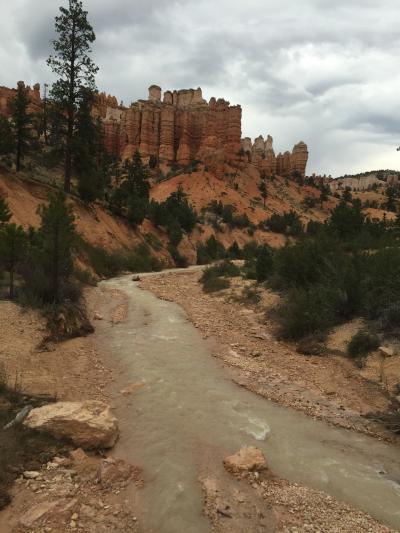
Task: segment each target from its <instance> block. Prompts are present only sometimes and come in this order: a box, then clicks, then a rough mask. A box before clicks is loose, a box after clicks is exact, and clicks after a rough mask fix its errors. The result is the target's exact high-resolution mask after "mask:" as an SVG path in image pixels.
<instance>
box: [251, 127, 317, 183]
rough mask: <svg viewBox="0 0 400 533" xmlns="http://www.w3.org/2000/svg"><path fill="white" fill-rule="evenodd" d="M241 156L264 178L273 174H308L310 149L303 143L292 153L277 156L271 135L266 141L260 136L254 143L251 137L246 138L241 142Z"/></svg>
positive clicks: (297, 145)
mask: <svg viewBox="0 0 400 533" xmlns="http://www.w3.org/2000/svg"><path fill="white" fill-rule="evenodd" d="M241 154H242V157H245V158H247V160H248V162H249V163H251V164H253V165H254V166H256V167H257V168H258V170H259V171H260V173H261V174H262V175H264V176H272V175H273V174H278V175H280V176H288V175H290V174H291V173H292V172H299V173H300V174H301V175H302V176H305V174H306V168H307V162H308V148H307V145H306V144H305V143H304V142H302V141H301V142H299V143H298V144H296V145H295V146H294V147H293V150H292V152H285V153H283V154H281V153H280V154H278V155H277V156H276V155H275V152H274V149H273V139H272V137H271V136H270V135H268V137H267V139H266V140H264V137H263V136H262V135H260V136H259V137H257V138H256V139H255V140H254V143H253V142H252V141H251V139H250V137H245V138H244V139H242V142H241Z"/></svg>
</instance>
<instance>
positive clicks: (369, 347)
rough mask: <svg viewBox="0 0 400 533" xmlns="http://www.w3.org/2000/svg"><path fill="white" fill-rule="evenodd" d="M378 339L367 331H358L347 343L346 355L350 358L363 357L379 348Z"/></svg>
mask: <svg viewBox="0 0 400 533" xmlns="http://www.w3.org/2000/svg"><path fill="white" fill-rule="evenodd" d="M379 344H380V342H379V338H378V337H377V336H376V335H375V334H372V333H369V332H368V331H358V332H357V333H356V334H355V335H353V337H352V338H351V341H350V342H349V345H348V347H347V353H348V354H349V356H350V357H359V356H365V355H367V354H368V353H369V352H372V351H374V350H377V349H378V348H379Z"/></svg>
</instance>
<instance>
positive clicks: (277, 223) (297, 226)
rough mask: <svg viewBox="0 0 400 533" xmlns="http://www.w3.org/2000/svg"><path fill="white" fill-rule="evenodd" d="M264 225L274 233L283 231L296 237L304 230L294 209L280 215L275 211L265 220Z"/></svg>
mask: <svg viewBox="0 0 400 533" xmlns="http://www.w3.org/2000/svg"><path fill="white" fill-rule="evenodd" d="M264 225H265V226H266V228H267V229H269V230H270V231H273V232H274V233H283V234H286V235H291V236H293V237H298V236H299V235H301V234H302V233H303V231H304V228H303V224H302V223H301V220H300V217H299V215H298V214H297V213H296V212H295V211H289V212H288V213H283V214H282V215H280V214H277V213H275V214H273V215H272V216H271V218H269V219H268V220H265V222H264Z"/></svg>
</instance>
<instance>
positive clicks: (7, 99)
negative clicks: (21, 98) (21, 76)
mask: <svg viewBox="0 0 400 533" xmlns="http://www.w3.org/2000/svg"><path fill="white" fill-rule="evenodd" d="M18 85H22V87H25V83H24V82H23V81H19V82H18ZM26 91H27V94H28V98H29V107H28V111H29V113H38V112H39V111H40V110H41V108H42V100H41V98H40V85H39V83H36V85H34V86H33V89H31V88H30V87H29V85H28V86H27V87H26ZM16 94H17V89H9V88H8V87H0V116H3V117H6V118H9V117H10V116H11V102H12V101H13V100H14V98H15V95H16Z"/></svg>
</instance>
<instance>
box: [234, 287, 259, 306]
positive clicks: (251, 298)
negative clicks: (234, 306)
mask: <svg viewBox="0 0 400 533" xmlns="http://www.w3.org/2000/svg"><path fill="white" fill-rule="evenodd" d="M234 300H235V301H236V302H239V303H242V304H250V305H256V304H258V303H260V301H261V295H260V292H259V291H258V290H257V287H244V288H243V290H242V293H241V295H240V296H236V297H235V298H234Z"/></svg>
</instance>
